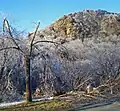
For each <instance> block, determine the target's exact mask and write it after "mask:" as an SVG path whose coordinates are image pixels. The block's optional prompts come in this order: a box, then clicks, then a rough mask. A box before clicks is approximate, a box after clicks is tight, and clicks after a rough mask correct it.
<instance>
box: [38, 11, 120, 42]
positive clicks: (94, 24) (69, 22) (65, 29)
mask: <svg viewBox="0 0 120 111" xmlns="http://www.w3.org/2000/svg"><path fill="white" fill-rule="evenodd" d="M41 33H42V35H41ZM111 35H115V36H119V35H120V14H119V13H112V12H107V11H104V10H96V11H94V10H83V11H81V12H77V13H76V12H75V13H71V14H68V15H64V16H63V17H62V18H60V19H59V20H57V21H56V22H55V23H53V24H52V25H50V26H49V27H47V28H46V29H44V30H41V31H39V36H40V37H41V38H43V37H44V36H47V39H48V38H50V39H54V40H55V39H57V40H61V39H64V40H75V39H81V40H82V42H83V41H84V39H86V38H92V37H94V38H97V37H107V36H111Z"/></svg>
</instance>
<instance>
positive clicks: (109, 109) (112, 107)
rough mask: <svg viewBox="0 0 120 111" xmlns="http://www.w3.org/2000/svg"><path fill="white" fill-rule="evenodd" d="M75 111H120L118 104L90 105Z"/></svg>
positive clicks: (119, 104)
mask: <svg viewBox="0 0 120 111" xmlns="http://www.w3.org/2000/svg"><path fill="white" fill-rule="evenodd" d="M75 111H120V103H117V102H115V103H113V104H109V105H100V104H99V105H98V106H95V105H90V106H86V107H82V108H78V109H77V108H76V110H75Z"/></svg>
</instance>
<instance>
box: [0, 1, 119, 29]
mask: <svg viewBox="0 0 120 111" xmlns="http://www.w3.org/2000/svg"><path fill="white" fill-rule="evenodd" d="M119 5H120V0H0V21H1V20H2V19H3V18H4V17H7V18H8V19H9V21H10V23H11V24H13V25H14V26H15V27H17V28H18V29H21V30H26V31H33V29H34V28H35V24H34V22H37V21H39V20H40V22H41V26H40V28H41V29H42V28H44V27H46V26H48V25H50V24H51V23H53V22H54V21H55V20H57V19H59V18H60V17H62V16H63V15H64V14H68V13H71V12H78V11H81V10H84V9H103V10H107V11H112V12H120V6H119Z"/></svg>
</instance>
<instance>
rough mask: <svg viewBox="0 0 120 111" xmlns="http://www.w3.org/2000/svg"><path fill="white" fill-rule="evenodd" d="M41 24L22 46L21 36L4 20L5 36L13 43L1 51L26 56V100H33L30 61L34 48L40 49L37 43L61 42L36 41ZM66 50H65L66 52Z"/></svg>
mask: <svg viewBox="0 0 120 111" xmlns="http://www.w3.org/2000/svg"><path fill="white" fill-rule="evenodd" d="M39 26H40V22H38V25H37V27H36V29H35V31H34V33H33V36H32V39H31V40H30V43H29V44H25V45H26V46H25V47H22V46H20V44H19V42H21V43H22V42H23V41H21V40H20V39H19V38H16V37H15V36H14V35H13V33H12V31H11V29H12V27H11V26H10V24H9V22H8V20H7V19H6V18H5V19H4V21H3V33H4V32H6V33H7V36H5V37H4V38H5V39H7V40H10V41H12V43H13V44H12V45H7V46H5V47H2V48H0V51H3V50H8V51H9V50H17V51H18V52H20V53H21V54H22V56H23V57H24V69H25V74H26V102H32V93H31V92H32V91H31V82H30V80H31V76H30V75H31V74H30V73H31V71H30V70H31V64H30V63H31V58H32V56H33V53H34V49H36V50H38V51H39V49H38V48H37V44H39V43H41V42H45V43H52V44H54V45H55V46H56V47H57V48H58V45H59V43H56V42H53V41H47V40H37V41H35V38H36V34H37V31H38V29H39ZM30 36H31V35H30ZM63 48H65V47H62V49H63ZM65 50H66V48H65ZM66 51H67V50H66ZM66 51H64V53H65V52H66ZM38 54H39V53H38ZM61 54H62V53H61ZM63 55H64V54H63ZM66 55H68V54H67V53H66Z"/></svg>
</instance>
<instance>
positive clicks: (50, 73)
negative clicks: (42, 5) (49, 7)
mask: <svg viewBox="0 0 120 111" xmlns="http://www.w3.org/2000/svg"><path fill="white" fill-rule="evenodd" d="M15 32H17V31H15V30H13V32H12V33H13V36H14V38H15V41H16V43H17V44H18V46H19V47H20V49H22V51H23V52H24V53H26V54H27V53H28V52H30V49H29V46H30V41H31V40H32V37H33V35H34V33H29V35H28V36H27V37H25V38H23V35H22V34H21V33H17V34H16V33H15ZM8 36H9V35H8V34H7V33H6V34H5V35H3V34H1V39H0V47H1V48H4V47H8V46H9V47H14V46H15V45H14V42H13V41H12V40H11V39H8V38H7V37H8ZM45 40H47V41H52V42H49V43H46V42H41V43H39V44H34V45H35V46H34V47H33V48H32V54H31V56H30V58H29V59H30V60H31V61H30V65H31V66H30V72H31V75H30V77H31V79H30V81H31V85H32V88H31V89H32V97H41V96H44V97H50V96H58V95H61V94H65V93H67V92H71V91H72V92H76V91H78V92H79V91H80V92H81V91H83V92H84V93H86V92H87V91H86V89H87V86H88V85H90V86H92V87H94V89H95V88H96V90H95V91H93V92H92V93H90V94H92V96H95V97H96V95H97V96H98V95H99V96H100V97H101V95H102V97H106V98H107V97H110V96H112V97H114V96H115V97H116V96H118V97H119V95H120V14H119V13H111V12H107V11H104V10H96V11H93V10H84V11H81V12H76V13H72V14H68V15H64V16H63V17H62V18H60V19H58V20H57V21H56V22H54V23H53V24H51V25H50V26H48V27H46V28H45V29H42V30H39V31H38V32H37V33H36V37H35V40H34V43H35V42H38V41H45ZM51 43H52V44H51ZM24 66H25V63H24V57H23V55H22V53H20V52H19V51H16V50H14V49H12V50H9V49H7V50H4V51H1V52H0V87H1V90H0V102H11V101H19V100H21V99H23V98H25V87H26V86H25V83H26V81H25V76H26V75H25V68H24Z"/></svg>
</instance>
